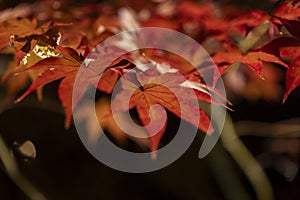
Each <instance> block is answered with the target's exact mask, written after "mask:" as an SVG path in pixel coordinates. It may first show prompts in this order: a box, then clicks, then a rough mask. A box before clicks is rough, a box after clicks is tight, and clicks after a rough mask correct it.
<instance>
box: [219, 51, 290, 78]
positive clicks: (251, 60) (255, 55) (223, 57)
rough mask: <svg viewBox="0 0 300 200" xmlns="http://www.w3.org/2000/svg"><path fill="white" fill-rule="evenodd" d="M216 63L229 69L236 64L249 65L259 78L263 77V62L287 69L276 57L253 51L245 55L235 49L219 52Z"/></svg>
mask: <svg viewBox="0 0 300 200" xmlns="http://www.w3.org/2000/svg"><path fill="white" fill-rule="evenodd" d="M213 60H214V62H215V63H216V64H217V65H218V66H225V67H228V66H230V65H232V64H234V63H236V62H241V63H243V64H245V65H247V66H248V67H249V68H250V69H252V70H254V71H255V72H256V73H257V74H258V75H259V76H261V77H262V67H263V62H271V63H276V64H279V65H282V66H284V67H287V64H286V63H284V62H283V61H281V60H280V59H279V58H277V57H276V56H274V55H271V54H268V53H265V52H262V51H252V52H248V53H247V54H245V55H243V54H242V53H241V51H240V50H239V49H237V48H233V49H232V50H231V51H228V52H218V53H216V55H215V56H214V57H213Z"/></svg>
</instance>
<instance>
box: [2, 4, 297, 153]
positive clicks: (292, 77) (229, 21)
mask: <svg viewBox="0 0 300 200" xmlns="http://www.w3.org/2000/svg"><path fill="white" fill-rule="evenodd" d="M122 3H124V4H125V2H122ZM122 3H121V4H118V5H114V4H105V3H100V4H92V5H85V6H80V7H76V6H70V5H69V4H68V2H67V1H66V2H59V1H51V0H47V1H41V2H39V3H35V4H33V5H27V7H26V6H25V7H26V8H27V9H25V11H24V5H23V7H22V9H20V8H15V9H10V10H4V11H2V12H0V22H1V23H0V49H1V52H2V53H12V54H14V55H15V62H16V64H15V66H14V67H9V68H8V69H7V72H6V73H5V75H4V76H3V77H2V79H3V80H4V81H7V80H8V77H9V75H10V74H16V73H18V74H20V73H21V72H22V73H31V76H30V77H31V79H32V84H31V85H30V87H29V88H28V89H27V91H26V92H25V93H24V94H23V95H22V96H21V97H19V98H18V99H17V102H19V101H21V100H22V99H24V98H25V97H26V96H27V95H28V94H29V93H31V92H33V91H35V90H36V89H38V88H41V87H42V86H43V85H45V84H48V83H50V82H53V81H56V80H61V82H60V85H59V88H58V93H59V98H60V100H61V102H62V105H63V107H64V110H65V113H66V126H69V124H70V123H71V116H72V91H73V87H74V81H75V79H76V75H77V73H78V70H79V69H80V67H81V66H82V65H84V64H86V63H84V59H85V58H86V57H87V55H89V53H90V51H91V50H92V49H93V48H94V47H95V46H96V45H97V44H99V43H100V42H102V41H104V40H105V39H107V38H109V37H110V36H113V35H114V34H116V33H119V32H121V31H122V30H124V29H126V28H135V27H136V26H140V27H164V28H169V29H172V30H176V31H179V32H182V33H184V34H186V35H189V36H190V37H192V38H193V39H195V40H196V41H198V42H199V43H200V44H202V45H203V47H204V48H205V49H206V50H207V52H208V53H209V54H210V55H211V56H212V58H213V60H214V62H215V63H216V64H217V66H218V69H219V71H220V72H221V74H223V73H224V72H226V71H227V69H229V68H230V66H232V65H233V64H235V63H240V64H243V65H246V66H248V67H249V68H250V69H252V70H254V71H255V72H256V73H257V74H258V75H259V76H260V77H263V71H262V68H263V63H264V62H269V63H274V64H275V65H278V66H282V67H284V68H287V74H286V93H285V95H284V101H285V100H286V98H287V97H288V95H289V94H290V93H291V91H292V90H294V89H295V88H296V87H298V86H299V85H300V26H299V25H300V21H299V18H300V3H299V1H295V0H289V1H285V2H283V3H281V4H280V5H279V6H278V7H277V8H275V10H274V12H273V13H272V14H268V13H266V12H264V11H260V10H245V9H240V8H238V7H234V6H225V5H221V4H218V3H212V2H209V3H196V2H192V1H172V0H169V1H153V2H151V1H130V2H126V6H128V5H129V7H131V8H132V10H131V11H130V13H131V18H132V19H134V20H132V19H129V20H128V21H127V22H124V19H122V18H120V17H119V16H118V11H119V9H120V8H121V7H123V6H124V5H122ZM16 17H18V18H16ZM128 42H130V41H128ZM186 48H189V47H186ZM99 51H100V50H99ZM141 54H142V55H143V57H144V58H145V59H148V60H151V61H155V62H156V63H168V64H169V66H170V67H171V68H174V69H176V70H178V71H179V72H180V73H181V74H183V75H184V76H185V77H186V79H189V80H190V81H193V82H194V83H196V84H198V85H201V86H203V88H202V90H197V89H193V90H194V91H195V93H196V96H197V99H183V101H185V102H186V106H185V107H184V108H180V106H179V105H178V99H177V100H176V97H175V96H174V95H173V94H172V93H171V92H170V90H168V89H167V88H165V87H163V86H160V85H159V84H156V85H151V83H147V81H149V79H150V77H149V73H150V74H151V76H152V78H151V80H152V81H153V80H156V81H158V83H159V82H160V81H165V80H173V79H176V80H181V79H180V78H178V77H177V78H176V77H173V76H174V74H172V73H171V72H166V73H158V72H157V71H155V69H150V71H146V72H145V73H142V74H144V77H142V75H141V72H139V71H137V72H136V74H135V75H134V76H135V78H134V79H130V80H135V81H137V80H138V81H139V83H131V84H138V85H140V89H139V91H137V92H136V93H135V96H134V97H133V98H132V100H131V102H130V105H129V106H127V109H132V108H136V109H137V112H138V115H139V120H140V121H141V123H142V124H144V125H147V124H148V123H149V121H150V118H149V109H150V107H151V106H152V105H154V104H157V103H158V104H161V105H162V106H163V107H165V108H166V109H167V110H169V111H170V112H172V113H173V114H175V115H177V116H179V117H182V113H181V111H182V110H183V111H184V112H192V111H193V110H195V109H199V108H194V106H195V104H193V103H192V101H195V100H197V101H201V102H215V103H218V101H217V100H216V99H213V100H212V97H211V96H210V94H209V91H213V90H210V89H209V90H207V88H213V87H214V84H215V83H216V82H217V81H218V80H217V79H218V78H219V77H215V78H216V80H213V83H214V84H212V85H209V86H208V85H204V84H203V82H202V81H201V79H200V77H201V74H197V73H196V74H195V70H194V68H193V67H192V66H191V65H190V64H189V63H187V62H185V61H184V60H182V59H181V58H179V57H178V56H177V57H174V55H172V54H169V53H168V52H163V53H162V52H158V51H151V50H144V51H142V53H141ZM99 55H100V58H98V59H96V60H95V62H92V63H90V64H88V66H87V67H86V70H85V71H84V72H83V73H84V77H88V78H85V79H79V81H80V84H81V85H82V88H81V92H80V93H79V94H78V95H77V96H76V98H75V101H73V107H75V106H76V105H77V104H78V103H79V101H80V99H81V98H82V97H83V95H84V93H85V91H86V90H87V88H88V86H89V85H93V86H94V87H96V88H97V89H98V90H100V91H103V92H105V93H108V94H111V93H112V90H113V88H114V85H115V84H116V82H117V81H118V80H119V78H120V77H121V76H122V75H123V74H124V73H125V71H126V70H128V69H132V68H134V67H135V66H136V65H135V60H134V58H133V57H132V56H130V55H124V56H122V57H121V58H118V59H117V60H115V61H114V62H113V63H107V62H106V60H107V59H105V57H107V56H113V55H114V52H113V51H111V52H104V53H103V55H102V56H101V51H100V53H99ZM33 58H35V59H34V60H32V59H33ZM93 63H94V64H93ZM93 65H94V67H95V66H96V65H97V69H94V68H93ZM107 67H108V68H107ZM151 70H152V71H151ZM153 70H154V71H153ZM33 71H36V72H38V74H36V75H34V76H32V72H33ZM29 75H30V74H29ZM100 75H101V76H102V77H101V79H100V81H99V82H98V81H97V77H99V76H100ZM16 77H18V76H14V77H13V78H14V79H16ZM130 80H128V81H129V82H130ZM77 81H78V80H77ZM14 83H15V82H14ZM182 83H183V82H178V83H177V82H176V84H175V83H174V82H172V81H171V86H170V87H175V90H180V91H182V94H184V89H186V88H184V87H182V86H180V84H182ZM12 84H13V83H12ZM23 86H25V83H23ZM124 88H125V89H124ZM124 88H123V89H124V90H123V91H120V94H119V96H117V97H116V101H117V100H120V98H121V97H122V94H123V93H126V87H124ZM19 89H20V88H19ZM183 96H184V95H183ZM170 102H172V103H170ZM176 102H177V103H176ZM120 105H121V103H120ZM120 110H122V109H121V108H120ZM200 111H201V113H200V114H201V122H199V121H195V120H194V119H193V118H189V117H188V116H187V117H186V118H184V117H183V119H184V120H186V121H188V122H189V123H191V124H193V125H195V126H197V127H198V128H199V129H200V130H202V131H204V132H206V133H211V132H212V131H213V130H212V129H210V128H209V127H210V126H209V125H210V120H209V118H208V116H207V115H206V113H205V112H203V111H202V110H201V109H200ZM163 132H164V130H162V131H161V133H160V134H157V135H156V136H153V137H151V138H150V143H151V144H150V146H151V149H152V150H156V149H157V148H158V144H159V141H160V139H161V136H162V134H163Z"/></svg>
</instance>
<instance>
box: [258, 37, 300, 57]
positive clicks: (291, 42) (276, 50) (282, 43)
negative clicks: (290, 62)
mask: <svg viewBox="0 0 300 200" xmlns="http://www.w3.org/2000/svg"><path fill="white" fill-rule="evenodd" d="M287 46H288V47H291V46H300V40H297V39H296V38H293V37H279V38H276V39H274V40H272V41H271V42H269V43H268V44H266V45H264V46H263V47H262V48H261V51H263V52H265V53H268V54H272V55H274V56H276V57H280V54H281V53H280V49H281V48H283V47H287Z"/></svg>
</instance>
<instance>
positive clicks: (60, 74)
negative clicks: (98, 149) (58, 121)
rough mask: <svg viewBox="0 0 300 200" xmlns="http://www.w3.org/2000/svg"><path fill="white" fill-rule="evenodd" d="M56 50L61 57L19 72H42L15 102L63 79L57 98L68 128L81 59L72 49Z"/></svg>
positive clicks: (38, 63) (83, 89) (62, 48)
mask: <svg viewBox="0 0 300 200" xmlns="http://www.w3.org/2000/svg"><path fill="white" fill-rule="evenodd" d="M58 49H59V51H60V52H61V54H62V55H63V57H50V58H45V59H43V60H41V61H39V62H37V63H36V64H35V65H33V66H31V67H29V68H26V69H24V70H21V71H20V72H23V71H28V70H43V71H44V72H42V73H41V74H40V75H39V76H38V77H37V78H36V79H35V80H34V81H33V82H32V84H31V85H30V87H29V88H28V89H27V90H26V91H25V92H24V93H23V95H21V96H20V97H19V98H18V99H17V100H16V102H20V101H22V100H23V99H24V98H25V97H26V96H27V95H29V94H30V93H31V92H33V91H35V90H36V89H37V88H39V87H41V86H44V85H46V84H48V83H51V82H53V81H56V80H59V79H63V80H62V81H61V83H60V85H59V98H60V101H61V102H62V105H63V107H64V110H65V113H66V120H65V124H66V127H68V126H69V125H70V122H71V115H72V87H73V84H74V81H75V78H76V73H77V71H78V69H79V67H80V66H81V62H82V58H81V57H80V55H79V54H78V53H77V52H76V51H75V50H74V49H72V48H64V47H58ZM20 72H18V73H20ZM85 87H87V85H86V84H83V88H82V91H83V92H84V91H85V90H86V88H85ZM82 95H83V94H82ZM79 98H80V97H79ZM78 101H79V100H78ZM77 103H78V102H75V104H77Z"/></svg>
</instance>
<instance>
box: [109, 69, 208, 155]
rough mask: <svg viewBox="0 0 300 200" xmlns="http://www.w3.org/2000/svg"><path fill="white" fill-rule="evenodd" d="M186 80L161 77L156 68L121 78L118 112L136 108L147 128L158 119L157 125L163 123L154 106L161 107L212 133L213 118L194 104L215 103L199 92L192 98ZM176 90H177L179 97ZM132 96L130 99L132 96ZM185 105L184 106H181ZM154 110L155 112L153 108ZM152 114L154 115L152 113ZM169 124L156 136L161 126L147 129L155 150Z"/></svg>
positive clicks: (171, 74)
mask: <svg viewBox="0 0 300 200" xmlns="http://www.w3.org/2000/svg"><path fill="white" fill-rule="evenodd" d="M184 81H186V79H185V78H184V77H183V76H182V75H179V72H167V73H164V74H160V73H159V72H158V71H157V70H156V67H152V68H150V69H148V70H147V71H145V72H141V71H139V72H136V73H127V74H125V75H124V76H123V78H122V79H121V87H122V89H121V91H120V92H118V93H117V94H116V96H115V98H114V99H113V103H112V104H113V105H115V106H116V107H114V109H115V110H116V111H118V112H122V111H126V110H130V109H132V108H136V110H137V112H138V116H139V119H140V121H141V123H142V124H143V125H144V126H147V125H148V124H149V123H150V122H151V118H150V116H151V117H152V119H154V122H153V123H154V124H155V123H157V124H160V123H159V122H161V121H162V114H161V110H160V109H159V108H157V107H153V105H155V104H159V105H161V106H163V107H164V108H166V109H167V110H169V111H170V112H172V113H173V114H174V115H176V116H178V117H179V118H182V119H183V120H185V121H187V122H189V123H191V124H192V125H194V126H196V127H198V128H199V129H200V130H201V131H203V132H205V133H208V134H211V133H212V131H213V129H212V127H211V126H210V119H209V117H208V116H207V114H206V113H205V112H204V111H203V110H202V109H200V108H199V106H197V105H196V104H195V103H193V101H197V100H201V101H205V102H211V101H212V100H211V97H210V95H208V94H207V93H204V92H201V91H197V92H196V93H194V94H195V96H193V95H190V94H191V93H190V92H191V91H194V90H193V89H191V88H187V87H183V86H181V85H180V84H182V83H183V82H184ZM174 91H176V94H179V95H175V94H174ZM131 94H132V96H131V97H130V96H129V95H131ZM128 96H129V97H130V100H129V105H127V104H126V102H124V99H125V98H128ZM179 102H180V103H182V104H180V103H179ZM151 107H153V108H152V109H151V110H150V108H151ZM150 112H151V113H150ZM195 112H200V121H198V119H197V117H195V116H196V114H195ZM165 127H166V124H165V125H164V126H163V127H162V129H161V130H160V131H159V132H158V133H157V134H155V133H153V131H154V129H157V127H155V126H154V127H150V128H146V131H147V132H148V134H149V135H150V136H151V135H153V134H155V135H154V136H151V137H150V138H149V139H150V149H151V151H155V150H156V149H157V148H158V145H159V142H160V140H161V137H162V136H163V133H164V131H165Z"/></svg>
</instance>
